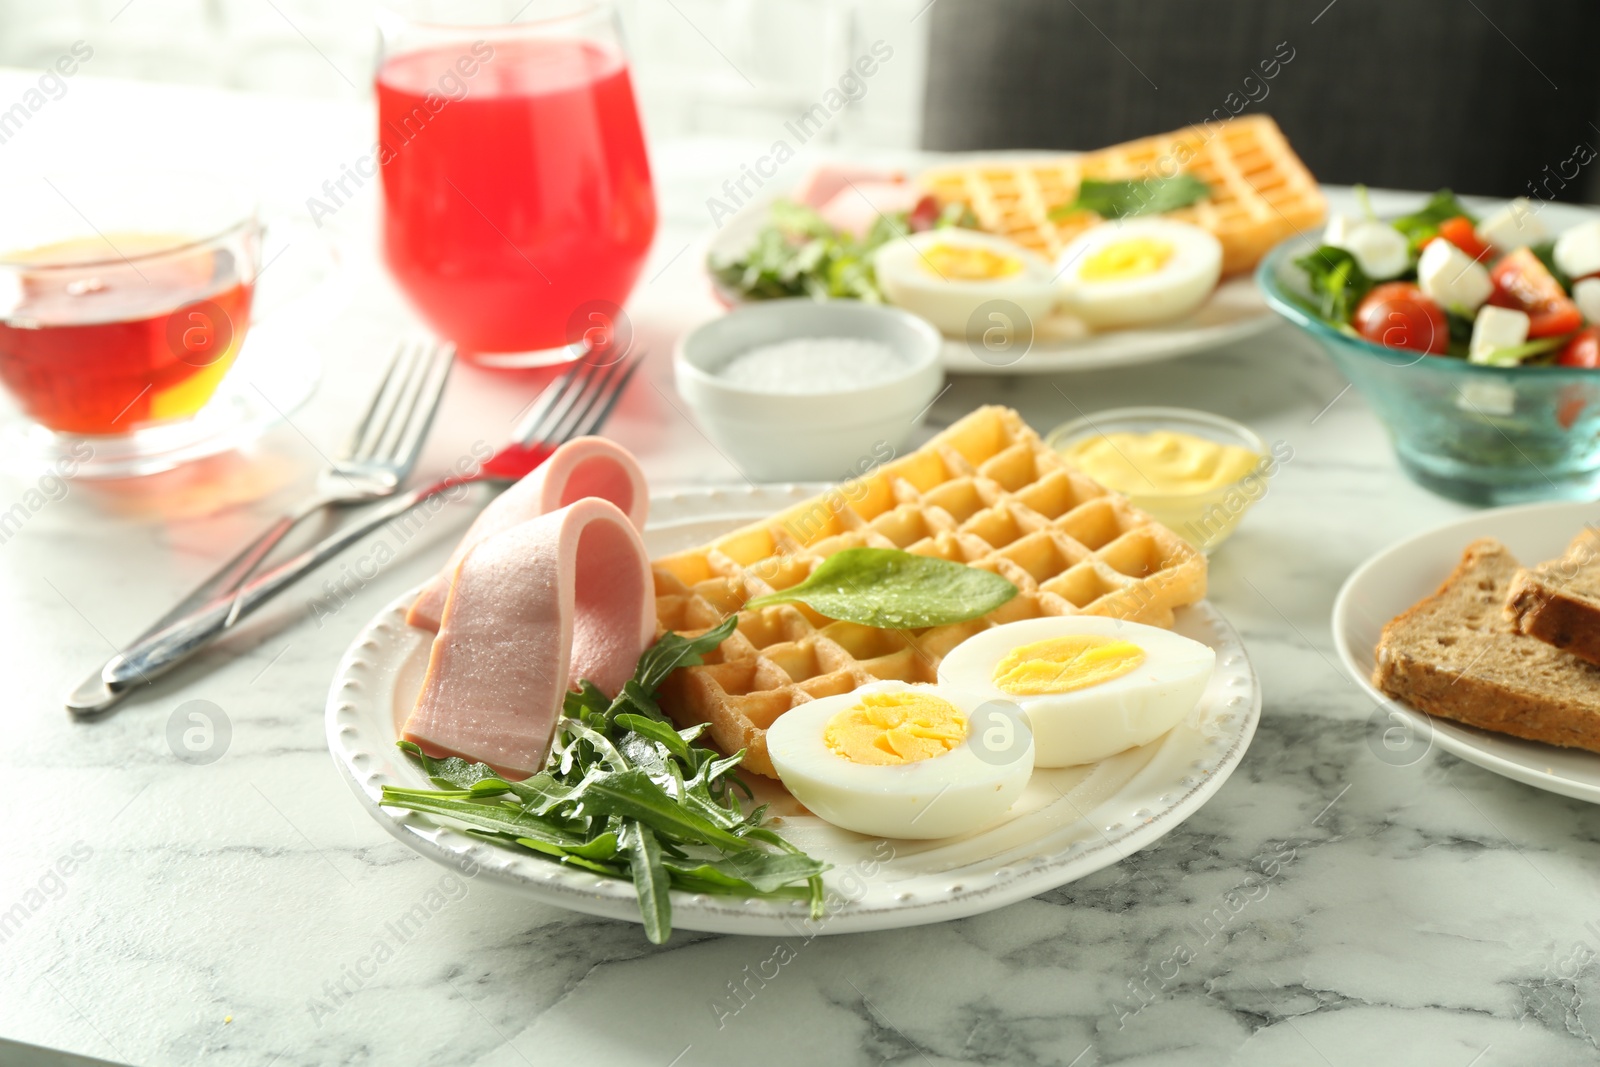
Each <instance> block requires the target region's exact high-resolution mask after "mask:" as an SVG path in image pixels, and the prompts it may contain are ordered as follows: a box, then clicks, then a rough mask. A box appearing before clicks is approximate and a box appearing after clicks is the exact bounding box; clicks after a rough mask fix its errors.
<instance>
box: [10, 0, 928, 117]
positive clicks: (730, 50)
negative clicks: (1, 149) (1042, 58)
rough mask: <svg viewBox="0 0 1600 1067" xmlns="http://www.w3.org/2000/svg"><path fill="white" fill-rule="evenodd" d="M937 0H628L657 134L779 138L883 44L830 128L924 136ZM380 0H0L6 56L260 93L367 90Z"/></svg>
mask: <svg viewBox="0 0 1600 1067" xmlns="http://www.w3.org/2000/svg"><path fill="white" fill-rule="evenodd" d="M926 2H927V0H618V7H619V9H620V12H621V16H622V20H623V25H624V31H625V33H626V34H627V39H628V45H629V48H630V50H631V52H632V55H633V61H634V67H635V78H636V84H637V87H638V91H639V95H640V97H641V102H642V106H643V108H644V113H645V121H646V124H647V125H648V127H649V129H650V132H651V134H652V136H654V137H657V138H663V137H675V136H686V135H696V134H716V135H723V136H751V137H758V138H759V137H766V136H768V135H773V136H776V134H777V131H778V130H779V129H780V128H781V126H782V123H783V122H784V120H786V119H789V118H792V117H793V116H794V115H795V114H797V113H799V112H801V111H804V110H805V109H806V108H808V107H810V106H811V105H812V104H814V103H816V102H817V100H818V99H819V98H820V96H821V95H822V94H823V92H824V91H825V90H826V89H827V88H828V87H829V86H831V85H833V84H835V83H836V82H837V81H838V79H839V78H840V76H841V75H842V74H843V73H844V71H845V70H846V69H847V68H848V67H849V65H850V64H851V63H852V62H854V60H855V59H856V58H857V57H858V56H860V55H861V54H863V53H865V52H866V51H867V50H868V49H869V48H870V46H871V44H872V43H873V42H874V41H877V40H883V41H885V42H887V43H888V44H889V45H890V46H891V47H892V48H893V49H894V56H893V58H892V59H891V60H890V61H889V62H886V63H884V64H882V66H881V68H880V69H879V70H878V71H877V73H875V74H874V75H873V76H872V78H871V79H870V80H869V82H868V86H867V91H866V93H865V95H863V96H862V97H861V99H859V100H858V101H856V102H854V103H852V104H851V105H850V106H849V107H848V109H847V110H846V111H845V112H843V113H842V114H841V115H840V117H839V121H837V122H835V123H833V124H832V125H831V126H830V128H829V130H828V132H827V134H826V135H825V136H826V137H828V138H829V139H831V140H832V142H833V143H836V144H840V145H852V144H859V145H869V146H873V147H882V148H908V147H913V146H914V145H915V144H916V143H917V141H918V138H919V135H920V129H919V127H920V109H921V94H922V78H923V67H924V60H925V55H926V39H927V38H926V27H927V19H926V17H923V16H921V15H920V12H922V10H923V8H924V5H925V4H926ZM374 7H375V3H374V0H49V2H48V3H45V2H41V0H0V65H6V66H18V67H42V66H44V65H46V64H48V63H50V62H53V61H54V59H55V57H56V56H58V55H60V54H61V52H62V51H63V49H64V47H65V46H66V45H69V44H70V43H71V42H73V41H74V40H79V39H82V40H85V41H87V42H89V44H91V45H92V46H93V47H94V50H95V55H94V59H93V60H92V61H91V62H90V63H88V64H86V65H85V67H84V71H85V73H92V74H99V75H106V76H116V77H131V78H140V79H150V80H159V81H175V82H193V83H199V84H206V85H220V86H228V87H232V88H238V89H247V90H254V91H260V92H272V93H289V94H294V95H305V96H331V97H342V98H347V99H348V98H355V97H360V96H364V95H365V94H366V93H367V92H369V85H370V82H371V79H372V71H373V60H374V53H375V49H376V43H377V32H376V30H375V29H374V24H373V11H374Z"/></svg>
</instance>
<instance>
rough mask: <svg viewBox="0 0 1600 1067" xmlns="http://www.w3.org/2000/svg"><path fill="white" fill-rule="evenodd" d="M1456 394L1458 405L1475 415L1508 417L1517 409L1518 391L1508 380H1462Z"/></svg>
mask: <svg viewBox="0 0 1600 1067" xmlns="http://www.w3.org/2000/svg"><path fill="white" fill-rule="evenodd" d="M1460 390H1461V391H1460V393H1459V394H1458V395H1457V396H1456V407H1458V408H1460V409H1461V410H1462V411H1465V412H1468V413H1470V414H1473V415H1498V416H1501V417H1506V416H1509V415H1512V414H1514V413H1515V412H1516V410H1517V391H1516V390H1515V389H1513V388H1511V386H1510V385H1509V384H1507V383H1506V382H1494V381H1478V380H1476V379H1474V380H1472V381H1466V382H1462V383H1461V386H1460Z"/></svg>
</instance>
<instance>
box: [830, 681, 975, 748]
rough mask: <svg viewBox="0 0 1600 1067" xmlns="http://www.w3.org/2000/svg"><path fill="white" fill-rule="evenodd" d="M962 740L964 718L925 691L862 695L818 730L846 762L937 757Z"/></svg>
mask: <svg viewBox="0 0 1600 1067" xmlns="http://www.w3.org/2000/svg"><path fill="white" fill-rule="evenodd" d="M966 739H967V719H966V716H965V715H962V714H961V711H960V709H958V708H957V707H956V706H955V705H954V704H952V703H950V702H949V701H948V700H944V699H942V698H941V697H936V696H934V695H933V694H931V693H918V692H898V693H868V694H866V695H865V696H863V697H862V698H861V700H860V702H859V703H857V704H856V706H855V707H853V708H850V709H849V710H848V711H841V712H840V713H839V714H837V715H835V716H834V717H833V718H831V719H829V720H828V725H827V727H825V728H824V730H823V734H822V740H823V743H825V744H826V745H827V746H828V748H829V749H830V750H832V751H833V752H834V754H835V755H839V756H843V757H844V758H845V759H847V760H849V761H850V762H851V763H864V764H869V765H872V766H897V765H900V764H906V763H917V762H919V761H921V760H925V759H933V758H934V757H935V756H942V755H944V754H945V753H946V752H949V751H950V750H951V749H953V748H956V747H957V746H958V745H960V744H961V743H962V742H963V741H965V740H966Z"/></svg>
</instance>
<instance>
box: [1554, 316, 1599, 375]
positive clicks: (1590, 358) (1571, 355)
mask: <svg viewBox="0 0 1600 1067" xmlns="http://www.w3.org/2000/svg"><path fill="white" fill-rule="evenodd" d="M1556 365H1557V366H1558V367H1600V326H1590V327H1588V328H1587V329H1583V330H1579V331H1578V332H1577V333H1575V334H1573V335H1572V339H1571V340H1570V341H1568V342H1567V343H1566V344H1565V345H1564V346H1562V349H1561V354H1560V355H1559V356H1557V357H1556Z"/></svg>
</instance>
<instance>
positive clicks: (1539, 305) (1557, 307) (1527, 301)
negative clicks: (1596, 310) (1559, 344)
mask: <svg viewBox="0 0 1600 1067" xmlns="http://www.w3.org/2000/svg"><path fill="white" fill-rule="evenodd" d="M1489 277H1490V278H1491V279H1492V280H1493V281H1494V292H1493V293H1491V294H1490V296H1489V303H1491V304H1494V305H1495V306H1497V307H1505V308H1516V309H1517V310H1518V311H1525V312H1527V313H1528V319H1529V320H1530V321H1529V323H1528V337H1529V339H1530V340H1531V339H1533V338H1536V337H1559V336H1560V335H1561V334H1564V333H1571V332H1572V331H1573V330H1576V329H1577V328H1578V327H1579V326H1582V325H1583V313H1582V312H1580V311H1579V310H1578V305H1577V304H1574V303H1573V302H1572V300H1571V298H1570V297H1568V296H1567V291H1566V290H1565V289H1563V288H1561V283H1560V282H1558V281H1556V279H1555V276H1554V275H1552V274H1551V273H1550V271H1549V270H1547V269H1546V268H1545V265H1544V264H1543V263H1541V262H1539V257H1538V256H1536V255H1534V254H1533V253H1532V252H1530V251H1529V250H1528V249H1526V248H1519V249H1517V250H1516V251H1515V252H1512V253H1510V254H1508V255H1507V256H1506V257H1505V258H1504V259H1502V260H1501V261H1500V262H1498V263H1496V264H1495V265H1494V267H1493V268H1492V269H1490V271H1489Z"/></svg>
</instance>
